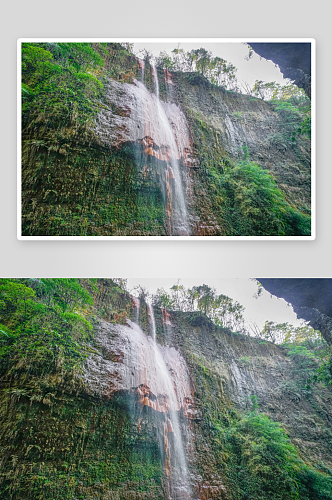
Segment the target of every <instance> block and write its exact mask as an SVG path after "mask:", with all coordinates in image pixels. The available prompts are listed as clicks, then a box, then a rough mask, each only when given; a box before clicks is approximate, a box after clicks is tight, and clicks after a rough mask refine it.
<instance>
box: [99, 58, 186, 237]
mask: <svg viewBox="0 0 332 500" xmlns="http://www.w3.org/2000/svg"><path fill="white" fill-rule="evenodd" d="M145 69H146V67H145V63H144V61H143V60H140V61H139V73H140V76H139V80H134V81H133V83H130V84H129V83H120V82H117V81H115V80H112V79H110V80H108V82H107V84H105V104H106V106H105V107H103V108H102V109H101V111H100V112H99V113H98V117H97V120H96V131H97V134H98V137H99V142H100V143H101V144H103V145H104V146H107V147H114V148H119V147H120V146H121V145H123V144H126V143H127V144H130V145H131V147H133V148H134V151H135V156H136V163H137V167H138V173H140V174H143V175H142V177H143V182H144V181H145V180H146V179H148V177H147V174H148V173H149V174H150V176H151V178H154V179H155V180H157V179H159V182H160V188H161V192H162V195H163V199H164V206H165V214H166V219H167V226H168V227H167V233H168V234H169V235H174V236H189V235H190V233H191V231H190V225H189V223H188V215H187V208H186V202H185V194H184V188H185V189H186V196H187V197H190V182H189V181H190V169H191V167H193V166H194V163H195V162H194V159H193V157H192V141H191V139H190V133H189V127H188V123H187V120H186V117H185V115H184V113H183V112H182V111H181V109H180V108H179V106H178V105H177V104H176V103H175V102H172V99H171V97H170V94H169V92H168V93H167V95H168V102H163V101H161V100H160V98H159V81H158V74H157V70H156V68H155V67H154V66H151V73H152V77H153V80H154V92H149V91H148V89H147V88H146V86H145V85H144V74H145V73H146V71H145ZM152 156H153V157H154V158H155V159H156V160H157V161H154V162H150V161H149V160H148V158H149V157H150V158H151V157H152ZM158 160H159V161H158ZM181 164H182V165H184V166H185V168H183V169H182V173H181V171H180V165H181ZM182 178H183V179H184V182H182ZM157 182H158V180H157Z"/></svg>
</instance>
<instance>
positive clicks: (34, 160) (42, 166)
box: [22, 42, 311, 236]
mask: <svg viewBox="0 0 332 500" xmlns="http://www.w3.org/2000/svg"><path fill="white" fill-rule="evenodd" d="M132 50H133V47H132V45H131V44H126V43H122V44H118V43H62V42H57V43H46V42H45V43H23V44H22V195H23V196H22V234H23V235H24V236H47V235H52V236H109V235H115V236H120V235H129V236H135V235H137V236H138V235H144V236H159V235H163V236H164V235H165V236H166V235H167V234H168V231H169V223H168V220H167V215H166V214H165V197H166V194H165V193H166V191H165V181H164V177H163V176H164V169H165V165H162V164H161V162H159V163H158V161H155V158H152V157H151V158H150V157H149V158H148V159H146V157H145V156H144V154H143V153H142V149H140V147H139V145H138V144H134V143H129V144H122V145H121V146H120V147H115V146H114V147H112V148H109V147H107V145H106V146H105V145H104V146H101V144H100V138H98V137H97V134H96V122H95V120H96V117H97V114H98V112H99V111H101V110H102V109H104V108H105V107H107V106H108V104H107V106H106V104H105V90H107V82H108V79H109V78H112V79H113V80H117V81H118V82H121V83H133V79H134V78H138V77H139V75H140V70H139V65H138V60H137V58H136V57H135V56H134V54H133V53H132ZM144 58H145V60H146V71H145V77H144V78H145V80H144V81H145V84H146V86H147V87H148V88H152V87H153V83H152V77H151V72H150V71H148V69H149V61H150V60H151V58H152V56H151V54H149V53H148V51H145V54H144ZM156 62H157V66H158V68H159V72H160V73H162V69H164V70H169V71H172V72H176V75H174V76H175V79H176V85H179V86H182V87H181V88H182V90H181V92H182V96H183V97H182V98H181V99H182V101H183V102H181V103H180V106H181V107H183V108H186V107H187V103H186V98H185V97H184V96H185V95H186V88H188V85H190V86H192V85H196V84H198V85H201V84H202V83H203V84H204V85H203V86H204V88H205V87H206V97H207V98H208V95H210V92H219V93H221V94H222V95H223V96H224V97H223V98H226V96H227V99H230V100H231V101H230V102H229V104H230V105H231V106H230V109H231V114H230V116H232V118H233V121H234V122H235V123H237V125H240V124H242V123H246V122H248V120H251V119H255V112H254V111H248V109H247V108H248V105H250V106H251V104H250V102H249V101H250V99H254V100H257V101H258V104H259V105H261V104H262V103H261V102H259V101H260V99H257V98H256V97H251V98H249V97H248V98H247V100H245V96H243V95H242V96H241V95H239V92H241V89H240V88H239V85H238V83H237V81H236V68H235V67H234V66H233V65H232V64H229V63H227V61H225V60H223V59H221V58H219V57H213V55H212V53H211V52H209V51H207V50H206V49H204V48H200V49H195V50H191V51H188V52H186V51H184V50H183V49H181V48H180V47H178V48H175V49H174V50H173V51H172V52H171V54H166V53H161V54H160V56H159V57H158V58H157V61H156ZM159 76H161V75H159ZM159 82H160V92H161V95H163V96H164V97H163V98H166V97H165V96H166V94H167V89H166V83H165V79H164V78H159ZM105 84H106V86H105ZM186 86H187V87H186ZM220 87H221V88H220ZM225 89H228V92H225ZM169 90H170V89H168V91H169ZM246 93H247V94H248V93H249V94H250V95H252V96H257V97H259V98H262V99H265V100H267V101H268V103H269V104H268V105H266V108H267V111H268V113H267V115H269V113H270V111H271V109H273V111H274V117H275V116H276V115H277V116H278V119H277V120H275V119H274V117H272V116H268V117H267V121H268V120H269V119H270V122H271V123H270V125H271V124H273V127H272V128H271V127H270V126H269V130H270V129H271V133H270V135H269V136H265V141H264V143H263V147H264V148H268V149H270V148H273V149H274V150H276V151H274V152H273V155H274V158H273V166H272V167H271V170H273V171H274V172H275V171H276V170H278V172H279V173H277V174H271V173H270V165H268V166H267V168H268V169H269V170H265V169H263V168H261V167H260V165H258V164H257V163H256V162H251V161H250V160H249V157H248V156H247V155H246V154H245V155H244V160H243V159H239V156H238V158H237V159H236V158H235V156H236V155H231V157H230V156H229V154H228V153H227V152H226V150H225V149H224V147H226V146H225V145H221V144H219V139H218V137H217V135H216V134H217V131H216V130H213V129H212V128H211V126H210V125H209V124H208V123H206V121H205V120H206V117H203V116H202V114H201V112H200V111H198V110H196V108H195V106H194V107H190V106H189V108H188V109H185V112H186V114H187V115H188V118H189V121H190V122H191V126H192V133H193V134H192V135H193V139H194V143H195V161H196V164H197V165H198V164H199V165H200V168H199V169H197V171H194V169H191V174H190V175H191V176H192V184H193V186H192V188H193V189H192V193H193V197H192V200H190V202H191V207H190V210H189V212H192V213H190V215H192V216H193V217H192V220H195V219H196V218H197V217H196V216H198V217H199V218H200V221H203V222H204V224H205V225H207V226H208V225H209V224H208V222H207V221H209V220H212V219H213V223H214V228H213V231H212V233H211V234H213V235H215V234H216V235H220V236H222V235H229V236H240V235H241V236H242V235H244V236H253V235H255V236H256V235H257V236H269V235H272V236H288V235H292V236H293V235H295V236H300V235H309V234H311V228H310V219H309V213H310V207H309V206H308V203H307V201H304V200H306V199H307V198H308V197H309V194H308V193H309V191H310V189H309V187H308V186H309V183H310V180H309V176H308V175H307V173H305V171H307V170H308V168H309V164H308V163H309V161H310V160H309V154H308V150H309V139H310V133H311V132H310V101H309V100H308V99H307V98H306V97H305V96H304V95H303V92H302V91H300V90H299V89H298V88H297V87H295V86H294V85H291V84H290V85H286V86H280V85H278V84H276V83H275V82H269V83H264V82H261V81H257V82H256V84H255V86H254V88H253V89H249V91H248V92H247V91H246ZM219 98H220V96H219ZM219 98H218V99H219ZM234 99H236V102H235V101H234ZM211 102H212V101H211ZM239 103H241V111H239V110H236V109H237V107H236V106H237V105H238V104H239ZM242 106H243V108H242ZM250 106H249V108H250ZM116 108H117V105H116V104H115V103H114V109H113V105H112V110H111V111H112V112H114V113H115V114H116V115H117V114H118V112H119V114H120V115H121V116H123V115H124V114H126V113H127V111H126V110H125V109H121V110H117V109H116ZM194 109H195V111H194ZM255 109H257V108H256V107H255ZM233 110H234V111H233ZM250 113H251V114H250ZM285 151H287V156H288V157H292V158H293V157H294V158H295V159H292V160H291V162H290V163H291V164H292V167H289V166H288V164H287V163H285V162H286V160H282V162H281V160H280V167H278V169H276V168H275V165H276V164H277V163H278V162H279V158H278V157H277V156H278V154H279V152H281V153H283V152H285ZM281 156H282V155H281ZM240 157H241V155H240ZM287 161H288V160H287ZM294 162H295V166H294V167H293V163H294ZM265 163H266V162H265ZM265 163H264V165H265ZM304 164H305V168H304V167H303V165H304ZM181 168H182V169H183V174H185V168H186V167H184V166H183V165H182V167H181ZM291 168H292V171H291ZM292 176H295V177H296V176H298V177H299V179H298V180H299V184H300V186H301V190H297V189H295V190H294V189H292V187H293V182H292V180H289V179H292ZM284 177H285V178H286V184H287V186H286V187H285V183H284ZM304 177H305V179H304ZM296 180H297V179H296ZM304 182H305V184H306V188H305V193H304V195H302V194H301V195H300V194H299V193H303V190H302V186H303V185H304ZM295 184H296V183H295ZM289 185H290V188H289ZM298 198H300V200H299V199H298ZM187 201H188V200H187ZM198 226H199V223H198ZM196 229H197V228H195V227H193V228H192V231H193V233H194V234H195V232H196ZM197 231H198V234H199V235H201V233H200V232H199V231H200V230H199V227H198V229H197ZM202 235H210V233H209V232H207V233H204V231H203V234H202Z"/></svg>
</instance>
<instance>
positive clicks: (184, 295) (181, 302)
mask: <svg viewBox="0 0 332 500" xmlns="http://www.w3.org/2000/svg"><path fill="white" fill-rule="evenodd" d="M153 304H154V305H155V306H157V307H161V308H163V309H167V310H169V311H182V312H193V311H200V312H201V313H202V314H204V315H205V316H207V317H208V318H209V319H210V320H212V321H213V323H214V324H215V325H218V326H221V327H223V328H229V329H231V330H233V331H238V332H244V319H243V311H244V307H243V306H241V304H239V303H238V302H237V301H235V300H232V299H231V298H230V297H227V296H226V295H223V294H219V295H218V294H217V292H216V290H215V288H213V287H210V286H208V285H200V286H194V287H192V288H188V289H186V288H185V287H184V286H183V285H181V284H180V282H178V283H177V284H175V285H173V286H172V287H171V288H170V290H169V292H167V291H165V290H164V289H163V288H159V289H158V290H157V292H156V293H155V294H154V295H153Z"/></svg>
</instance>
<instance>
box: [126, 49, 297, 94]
mask: <svg viewBox="0 0 332 500" xmlns="http://www.w3.org/2000/svg"><path fill="white" fill-rule="evenodd" d="M177 46H178V44H176V43H147V42H139V43H138V42H135V43H134V52H135V53H136V54H138V53H139V51H140V50H142V49H144V48H146V49H147V50H148V51H149V52H152V54H153V55H154V56H158V55H159V53H160V52H161V51H166V52H168V53H171V51H172V50H173V49H175V48H177ZM200 47H204V48H205V49H206V50H209V51H211V52H212V54H213V55H214V56H215V57H216V56H218V57H221V58H222V59H225V60H226V61H227V62H229V63H232V64H233V65H234V66H235V67H236V68H237V72H236V76H237V79H238V81H239V83H241V82H247V83H248V84H249V86H250V88H252V87H253V86H254V84H255V81H256V80H262V81H264V82H277V83H280V84H282V85H286V84H287V82H288V80H285V79H284V77H283V75H282V73H281V72H280V70H279V67H277V66H275V64H274V63H273V62H272V61H267V60H266V59H261V58H260V57H259V55H257V54H256V53H255V52H254V54H253V56H252V58H251V59H249V61H246V59H245V57H246V56H247V55H248V47H247V46H246V45H244V44H242V43H239V42H232V43H230V42H224V43H222V42H219V43H206V42H204V41H202V42H198V43H180V48H182V49H184V50H185V51H189V50H192V49H199V48H200Z"/></svg>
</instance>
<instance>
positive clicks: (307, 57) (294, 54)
mask: <svg viewBox="0 0 332 500" xmlns="http://www.w3.org/2000/svg"><path fill="white" fill-rule="evenodd" d="M250 46H251V47H252V48H253V49H254V51H255V52H256V53H257V54H258V55H260V56H261V57H264V58H265V59H268V60H272V61H273V62H274V63H275V64H277V65H278V66H279V67H280V71H281V72H282V73H283V75H284V77H285V78H290V79H291V80H293V81H294V83H295V85H297V86H298V87H300V88H302V89H303V90H304V91H305V93H306V94H307V96H308V97H309V98H310V97H311V44H310V43H250Z"/></svg>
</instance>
